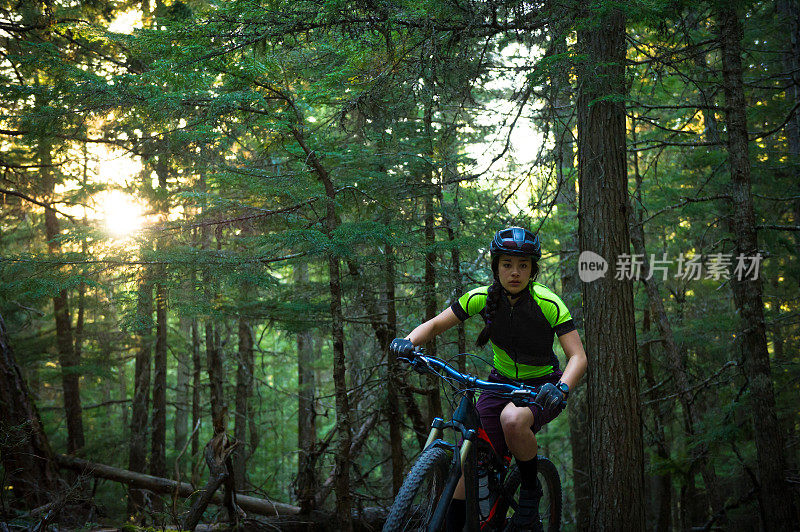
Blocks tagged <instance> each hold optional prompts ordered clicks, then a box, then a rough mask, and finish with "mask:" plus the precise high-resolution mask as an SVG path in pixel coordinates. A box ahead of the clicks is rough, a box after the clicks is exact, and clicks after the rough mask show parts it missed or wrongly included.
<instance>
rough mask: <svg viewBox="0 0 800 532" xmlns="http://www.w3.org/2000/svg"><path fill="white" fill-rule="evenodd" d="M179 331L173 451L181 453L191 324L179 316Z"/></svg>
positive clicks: (186, 434)
mask: <svg viewBox="0 0 800 532" xmlns="http://www.w3.org/2000/svg"><path fill="white" fill-rule="evenodd" d="M188 289H189V286H186V287H185V290H184V294H188V293H189V292H188ZM178 328H179V329H180V331H181V345H180V347H179V348H178V349H176V351H175V358H176V359H177V360H176V362H177V366H178V367H177V369H176V381H175V403H176V404H175V427H174V428H175V445H174V447H173V449H174V450H175V451H176V452H178V453H179V452H181V450H182V449H183V447H184V446H185V445H186V439H187V438H188V437H189V402H190V399H189V380H190V379H191V375H192V372H191V370H190V368H189V364H190V356H189V353H190V351H191V349H192V322H191V320H190V319H189V318H188V317H186V316H181V317H180V319H179V322H178Z"/></svg>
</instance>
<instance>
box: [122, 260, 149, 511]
mask: <svg viewBox="0 0 800 532" xmlns="http://www.w3.org/2000/svg"><path fill="white" fill-rule="evenodd" d="M152 328H153V285H152V284H151V282H150V278H149V274H148V272H147V270H146V269H143V270H142V271H141V272H140V277H139V288H138V292H137V302H136V325H135V329H134V332H135V334H136V336H137V340H138V344H139V345H138V349H137V351H136V366H135V369H134V385H133V405H132V408H131V434H130V449H129V454H128V469H130V470H131V471H135V472H137V473H143V472H144V471H145V468H146V466H147V434H148V430H147V418H148V410H149V407H150V358H151V349H152V347H151V346H152V341H153V339H152V330H153V329H152ZM143 504H144V498H143V497H142V494H141V492H140V491H139V490H135V489H131V490H130V491H129V493H128V512H129V513H130V514H134V513H137V512H139V511H140V509H141V508H142V506H143Z"/></svg>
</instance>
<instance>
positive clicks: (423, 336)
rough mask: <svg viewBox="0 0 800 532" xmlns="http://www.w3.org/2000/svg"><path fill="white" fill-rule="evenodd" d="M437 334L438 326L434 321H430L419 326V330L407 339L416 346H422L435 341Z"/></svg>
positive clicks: (415, 330) (414, 331)
mask: <svg viewBox="0 0 800 532" xmlns="http://www.w3.org/2000/svg"><path fill="white" fill-rule="evenodd" d="M436 334H437V333H436V326H435V325H434V323H433V320H428V321H426V322H425V323H421V324H419V325H417V328H416V329H414V330H413V331H411V333H410V334H409V335H408V336H406V338H407V339H408V340H411V343H412V344H414V345H422V344H426V343H428V342H430V341H431V340H433V338H434V337H435V336H436Z"/></svg>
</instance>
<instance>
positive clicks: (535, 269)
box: [475, 255, 539, 347]
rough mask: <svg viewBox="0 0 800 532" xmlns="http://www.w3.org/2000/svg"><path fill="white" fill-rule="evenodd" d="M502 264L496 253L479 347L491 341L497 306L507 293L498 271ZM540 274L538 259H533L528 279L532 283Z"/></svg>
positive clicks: (478, 342)
mask: <svg viewBox="0 0 800 532" xmlns="http://www.w3.org/2000/svg"><path fill="white" fill-rule="evenodd" d="M499 264H500V255H495V256H494V257H492V273H493V274H494V282H493V283H492V285H491V286H490V287H489V289H488V290H487V292H486V307H484V311H483V321H484V322H485V323H486V325H484V327H483V330H482V331H481V332H480V334H479V335H478V339H477V340H476V341H475V345H477V346H478V347H483V346H485V345H486V343H487V342H488V341H489V338H490V337H491V336H492V323H493V322H494V315H495V312H497V306H498V303H499V302H500V298H501V297H502V296H503V295H504V294H505V289H504V288H503V285H502V284H500V275H499V274H498V273H497V270H498V267H499ZM538 275H539V263H538V261H531V278H530V280H529V281H528V283H529V285H528V286H530V283H532V282H533V281H535V280H536V277H538ZM525 290H528V287H525Z"/></svg>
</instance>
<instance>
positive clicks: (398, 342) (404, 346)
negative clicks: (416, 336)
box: [389, 338, 414, 357]
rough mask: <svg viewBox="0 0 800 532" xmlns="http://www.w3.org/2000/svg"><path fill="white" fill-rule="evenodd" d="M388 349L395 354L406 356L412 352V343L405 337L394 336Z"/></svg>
mask: <svg viewBox="0 0 800 532" xmlns="http://www.w3.org/2000/svg"><path fill="white" fill-rule="evenodd" d="M389 351H391V352H392V353H393V354H394V355H395V356H399V357H408V355H410V354H411V353H413V352H414V344H412V343H411V340H406V339H405V338H395V339H394V340H392V343H391V344H389Z"/></svg>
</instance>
